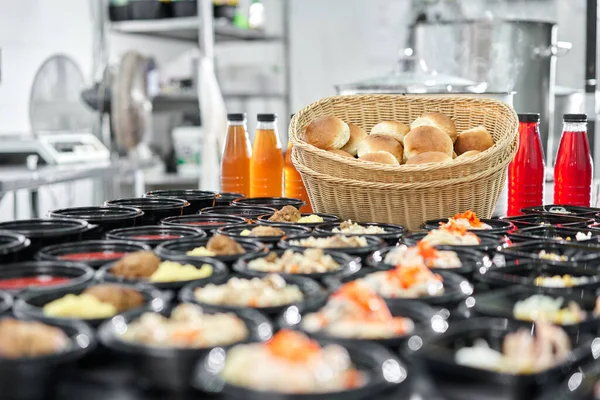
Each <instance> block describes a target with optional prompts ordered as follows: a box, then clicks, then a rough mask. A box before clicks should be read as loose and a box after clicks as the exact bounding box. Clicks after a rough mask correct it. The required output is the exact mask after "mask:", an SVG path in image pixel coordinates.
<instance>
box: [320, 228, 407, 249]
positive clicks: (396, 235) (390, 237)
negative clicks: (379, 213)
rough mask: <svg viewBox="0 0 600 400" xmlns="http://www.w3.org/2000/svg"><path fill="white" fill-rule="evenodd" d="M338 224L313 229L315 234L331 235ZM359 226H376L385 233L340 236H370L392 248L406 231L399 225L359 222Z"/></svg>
mask: <svg viewBox="0 0 600 400" xmlns="http://www.w3.org/2000/svg"><path fill="white" fill-rule="evenodd" d="M340 224H341V222H332V223H327V224H321V225H317V226H316V227H315V233H331V232H332V231H333V229H335V228H338V229H339V227H340ZM359 225H361V226H365V227H368V226H377V227H379V228H383V229H385V233H365V234H362V233H361V234H358V233H342V235H346V236H372V237H375V238H378V239H381V240H383V241H384V242H386V243H387V244H388V245H390V246H394V245H396V244H397V243H398V241H399V240H400V239H401V238H402V235H403V234H404V232H405V231H406V229H404V227H403V226H401V225H394V224H383V223H379V222H365V223H362V222H361V223H359Z"/></svg>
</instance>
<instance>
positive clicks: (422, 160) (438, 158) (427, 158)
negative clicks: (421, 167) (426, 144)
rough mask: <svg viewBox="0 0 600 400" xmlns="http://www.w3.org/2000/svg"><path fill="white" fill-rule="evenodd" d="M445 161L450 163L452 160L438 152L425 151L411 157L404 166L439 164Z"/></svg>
mask: <svg viewBox="0 0 600 400" xmlns="http://www.w3.org/2000/svg"><path fill="white" fill-rule="evenodd" d="M446 161H452V158H451V157H448V154H446V153H440V152H439V151H426V152H425V153H421V154H418V155H416V156H414V157H412V158H411V159H410V160H408V161H407V162H406V165H412V164H429V163H441V162H446Z"/></svg>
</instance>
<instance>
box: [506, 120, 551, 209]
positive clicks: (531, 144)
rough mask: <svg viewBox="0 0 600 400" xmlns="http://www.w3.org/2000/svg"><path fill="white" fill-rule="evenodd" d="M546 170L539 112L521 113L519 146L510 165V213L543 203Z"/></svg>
mask: <svg viewBox="0 0 600 400" xmlns="http://www.w3.org/2000/svg"><path fill="white" fill-rule="evenodd" d="M544 170H545V166H544V153H543V151H542V143H541V141H540V114H519V149H518V150H517V154H515V158H514V159H513V160H512V162H511V163H510V165H509V166H508V211H507V214H508V216H515V215H522V214H523V213H522V212H521V209H522V208H525V207H533V206H541V205H542V204H543V201H544Z"/></svg>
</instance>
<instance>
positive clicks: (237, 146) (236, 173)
mask: <svg viewBox="0 0 600 400" xmlns="http://www.w3.org/2000/svg"><path fill="white" fill-rule="evenodd" d="M251 155H252V149H251V147H250V139H249V138H248V132H247V130H246V114H227V137H226V138H225V144H224V146H223V154H222V156H221V191H222V192H233V193H241V194H243V195H245V196H249V195H250V157H251Z"/></svg>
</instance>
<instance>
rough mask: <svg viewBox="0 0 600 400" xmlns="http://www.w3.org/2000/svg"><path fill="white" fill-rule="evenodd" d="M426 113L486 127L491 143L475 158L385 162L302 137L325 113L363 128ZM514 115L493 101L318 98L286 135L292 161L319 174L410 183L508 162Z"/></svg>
mask: <svg viewBox="0 0 600 400" xmlns="http://www.w3.org/2000/svg"><path fill="white" fill-rule="evenodd" d="M427 111H439V112H442V113H444V114H446V115H448V116H450V117H452V118H453V119H454V121H455V124H456V127H457V129H458V131H459V132H460V131H462V130H465V129H468V128H472V127H474V126H477V125H484V126H485V127H486V128H487V129H488V131H490V133H491V134H492V136H493V137H494V142H495V145H494V146H493V147H492V148H491V149H489V150H487V151H485V152H483V153H481V154H479V155H477V156H475V157H473V158H467V159H464V160H463V159H458V160H455V161H454V162H452V163H448V164H445V165H442V166H439V165H402V166H399V167H398V166H388V165H381V164H373V163H365V162H361V161H356V160H351V159H348V158H345V157H342V156H338V155H336V154H332V153H330V152H327V151H324V150H321V149H318V148H316V147H314V146H311V145H309V144H307V143H305V142H303V141H302V140H301V138H302V132H303V131H304V129H305V128H306V126H308V124H310V122H311V121H312V120H313V119H315V118H317V117H319V116H323V115H335V116H337V117H339V118H341V119H343V120H344V121H346V122H352V123H354V124H356V125H358V126H360V127H362V128H363V129H365V130H366V131H367V132H368V131H370V129H371V128H372V127H373V125H375V124H377V123H378V122H381V121H383V120H397V121H401V122H404V123H406V124H410V122H411V121H413V120H414V119H416V118H418V117H419V116H420V115H422V114H423V113H425V112H427ZM517 128H518V119H517V115H516V113H515V111H514V110H513V109H512V108H511V107H510V106H508V105H506V104H504V103H502V102H500V101H497V100H492V99H481V98H471V97H460V96H457V97H435V96H416V95H415V96H407V95H353V96H334V97H328V98H325V99H322V100H319V101H317V102H315V103H312V104H310V105H309V106H307V107H305V108H303V109H302V110H300V111H299V112H297V113H296V115H295V116H294V118H293V119H292V122H291V124H290V130H289V137H290V141H291V142H292V144H293V146H294V149H295V151H296V160H297V162H298V163H299V164H300V165H303V166H306V167H308V168H309V169H311V170H312V171H314V172H319V173H321V174H323V175H327V176H332V177H338V178H344V179H351V180H358V181H364V182H385V183H411V182H429V181H437V180H445V179H455V178H461V177H466V176H469V175H472V174H475V173H477V172H479V171H482V170H488V169H493V168H495V167H497V166H500V165H504V166H506V165H507V164H508V162H509V161H510V160H511V159H512V156H513V155H514V151H516V147H517V141H518V134H517Z"/></svg>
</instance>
